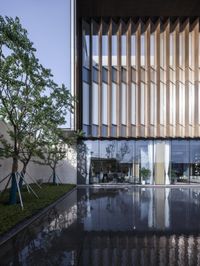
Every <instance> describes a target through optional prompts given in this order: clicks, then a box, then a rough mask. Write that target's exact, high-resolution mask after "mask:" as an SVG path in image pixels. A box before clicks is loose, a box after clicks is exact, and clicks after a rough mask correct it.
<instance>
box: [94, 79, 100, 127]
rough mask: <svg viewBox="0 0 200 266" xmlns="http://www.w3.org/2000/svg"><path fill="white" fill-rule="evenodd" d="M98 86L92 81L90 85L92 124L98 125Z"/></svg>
mask: <svg viewBox="0 0 200 266" xmlns="http://www.w3.org/2000/svg"><path fill="white" fill-rule="evenodd" d="M98 93H99V88H98V84H97V83H95V82H93V86H92V124H94V125H98V123H99V120H98V119H99V117H98V113H99V101H98V98H99V97H98Z"/></svg>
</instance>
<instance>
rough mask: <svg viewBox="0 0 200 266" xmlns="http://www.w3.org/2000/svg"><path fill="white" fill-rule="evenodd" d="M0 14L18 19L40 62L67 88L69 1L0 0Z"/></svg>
mask: <svg viewBox="0 0 200 266" xmlns="http://www.w3.org/2000/svg"><path fill="white" fill-rule="evenodd" d="M0 15H2V16H10V17H16V16H18V17H19V18H20V21H21V24H22V26H23V27H24V28H25V29H26V30H27V31H28V36H29V39H30V40H31V41H32V42H33V43H34V47H35V48H36V49H37V52H36V55H37V57H38V59H39V61H40V63H41V64H42V65H43V66H44V67H46V68H50V69H51V70H52V73H53V75H54V81H55V82H56V83H58V84H61V83H64V84H65V85H66V86H67V88H69V89H70V0H0ZM69 120H70V119H69V116H68V118H67V124H66V125H64V127H70V121H69Z"/></svg>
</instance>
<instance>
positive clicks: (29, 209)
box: [0, 184, 74, 236]
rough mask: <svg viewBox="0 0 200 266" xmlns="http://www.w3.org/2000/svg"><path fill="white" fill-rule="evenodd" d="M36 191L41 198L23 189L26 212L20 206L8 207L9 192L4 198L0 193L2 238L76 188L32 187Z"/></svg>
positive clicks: (63, 186) (67, 186) (69, 186)
mask: <svg viewBox="0 0 200 266" xmlns="http://www.w3.org/2000/svg"><path fill="white" fill-rule="evenodd" d="M31 187H32V188H33V189H34V191H35V192H36V193H37V195H38V196H39V199H37V198H36V197H35V196H34V195H33V194H32V193H31V194H29V193H28V191H27V189H26V187H23V188H22V198H23V203H24V210H22V209H21V206H20V204H17V205H8V198H9V194H8V192H5V194H4V195H3V196H2V195H1V193H0V236H1V235H2V234H4V233H5V232H7V231H8V230H9V229H11V228H12V227H13V226H14V225H16V224H17V223H19V222H21V221H23V220H24V219H26V218H28V217H30V216H32V215H33V214H36V213H37V212H38V211H39V210H41V209H43V208H44V207H46V206H48V205H50V204H51V203H53V202H54V201H56V200H57V199H58V198H60V197H61V196H62V195H64V194H65V193H66V192H68V191H69V190H71V189H72V188H74V185H69V184H63V185H58V186H55V185H52V184H42V189H40V188H38V187H37V186H36V185H31Z"/></svg>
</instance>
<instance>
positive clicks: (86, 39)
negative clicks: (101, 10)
mask: <svg viewBox="0 0 200 266" xmlns="http://www.w3.org/2000/svg"><path fill="white" fill-rule="evenodd" d="M82 32H83V53H82V54H83V66H84V67H86V68H90V25H89V24H88V23H86V22H85V21H83V31H82Z"/></svg>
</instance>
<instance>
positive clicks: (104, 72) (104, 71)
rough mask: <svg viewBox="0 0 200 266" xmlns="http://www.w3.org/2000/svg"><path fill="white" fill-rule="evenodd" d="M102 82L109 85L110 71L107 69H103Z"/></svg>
mask: <svg viewBox="0 0 200 266" xmlns="http://www.w3.org/2000/svg"><path fill="white" fill-rule="evenodd" d="M102 80H103V81H104V82H106V83H108V70H107V69H106V68H105V67H103V68H102Z"/></svg>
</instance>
